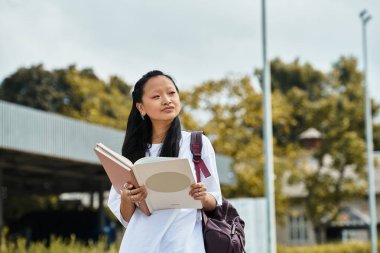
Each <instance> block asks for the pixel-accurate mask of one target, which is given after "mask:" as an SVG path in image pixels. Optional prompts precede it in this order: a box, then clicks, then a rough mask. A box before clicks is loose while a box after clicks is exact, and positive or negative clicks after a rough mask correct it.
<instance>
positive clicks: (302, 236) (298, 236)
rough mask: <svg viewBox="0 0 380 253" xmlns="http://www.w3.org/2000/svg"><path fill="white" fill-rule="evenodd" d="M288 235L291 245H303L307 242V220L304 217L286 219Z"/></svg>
mask: <svg viewBox="0 0 380 253" xmlns="http://www.w3.org/2000/svg"><path fill="white" fill-rule="evenodd" d="M288 229H289V231H288V235H289V241H290V243H291V244H303V243H306V242H307V240H308V231H307V218H306V216H304V215H290V216H289V217H288Z"/></svg>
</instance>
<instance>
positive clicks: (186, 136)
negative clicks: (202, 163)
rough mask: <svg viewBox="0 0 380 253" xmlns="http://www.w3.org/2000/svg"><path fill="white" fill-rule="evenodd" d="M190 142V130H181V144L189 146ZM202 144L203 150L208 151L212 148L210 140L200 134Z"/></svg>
mask: <svg viewBox="0 0 380 253" xmlns="http://www.w3.org/2000/svg"><path fill="white" fill-rule="evenodd" d="M190 143H191V132H188V131H182V144H184V145H187V146H189V147H190ZM202 145H203V148H202V151H203V150H207V151H209V150H210V149H211V150H213V148H212V144H211V141H210V140H209V138H208V137H207V136H205V135H204V134H203V135H202Z"/></svg>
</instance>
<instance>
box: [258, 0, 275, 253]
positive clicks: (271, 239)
mask: <svg viewBox="0 0 380 253" xmlns="http://www.w3.org/2000/svg"><path fill="white" fill-rule="evenodd" d="M261 7H262V14H261V15H262V32H263V34H262V38H263V78H262V80H263V84H262V86H263V107H264V152H265V195H266V204H267V235H268V253H276V252H277V247H276V216H275V200H274V172H273V140H272V135H273V130H272V103H271V84H270V65H269V63H268V60H267V34H266V9H265V0H262V3H261Z"/></svg>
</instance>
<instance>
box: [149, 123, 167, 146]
mask: <svg viewBox="0 0 380 253" xmlns="http://www.w3.org/2000/svg"><path fill="white" fill-rule="evenodd" d="M170 124H171V123H170ZM170 124H167V123H163V124H152V143H162V142H163V140H164V139H165V137H166V134H167V133H168V130H169V128H170Z"/></svg>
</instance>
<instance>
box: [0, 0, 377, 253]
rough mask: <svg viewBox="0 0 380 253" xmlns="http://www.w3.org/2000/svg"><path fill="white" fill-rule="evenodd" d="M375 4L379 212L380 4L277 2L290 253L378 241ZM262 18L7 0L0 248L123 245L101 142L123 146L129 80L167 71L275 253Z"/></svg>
mask: <svg viewBox="0 0 380 253" xmlns="http://www.w3.org/2000/svg"><path fill="white" fill-rule="evenodd" d="M363 9H367V11H368V13H369V14H370V15H371V16H372V19H371V20H370V21H369V22H368V24H367V25H366V29H367V30H366V31H367V37H366V38H367V50H368V59H367V64H368V71H367V82H368V88H369V91H370V97H371V108H372V115H373V143H374V160H375V173H374V177H375V178H374V180H375V186H376V187H375V194H376V195H375V196H376V200H377V201H376V202H377V208H376V212H377V217H380V207H379V205H380V116H379V109H380V71H379V69H380V50H379V45H380V2H378V1H375V0H363V1H354V0H348V1H347V0H345V1H343V0H336V1H327V0H321V1H297V0H283V1H278V0H273V1H270V0H268V1H267V29H268V32H267V36H268V41H267V49H268V58H269V60H270V66H271V85H272V118H273V147H274V170H275V199H276V224H277V225H276V234H277V244H278V245H279V248H278V251H279V252H297V250H299V252H313V251H312V250H313V248H310V247H307V246H310V245H320V246H318V247H322V248H319V249H322V250H324V251H320V252H330V251H329V250H331V249H329V248H328V247H329V246H324V245H325V244H326V243H328V245H331V243H333V245H334V246H333V247H334V249H335V251H334V252H338V251H339V250H338V251H337V249H338V248H337V247H341V249H342V250H341V251H343V250H348V249H349V250H352V252H365V251H368V252H369V243H368V241H369V238H370V233H369V224H370V216H369V207H368V191H367V189H368V182H367V179H368V173H367V168H366V162H367V160H366V159H367V157H366V140H365V111H364V89H363V86H364V72H363V38H362V21H361V20H360V18H359V13H360V11H362V10H363ZM261 25H262V23H261V1H247V0H236V1H234V2H231V1H225V0H221V1H200V0H193V1H188V2H178V1H172V0H159V1H134V0H132V1H120V0H116V1H112V2H106V1H100V0H93V1H89V0H82V1H62V0H57V1H46V0H36V1H25V0H0V33H1V37H2V39H1V40H0V83H1V85H0V114H1V116H0V120H1V124H0V184H1V191H0V193H1V198H0V226H1V228H2V241H1V248H0V250H2V252H11V251H10V249H11V248H12V247H16V246H15V245H19V246H18V248H20V249H21V248H22V247H25V248H27V247H29V250H30V252H32V251H31V250H33V247H40V248H38V249H37V248H36V249H35V251H33V252H43V250H46V252H54V250H52V248H51V245H59V247H62V248H64V249H65V250H67V252H79V251H80V250H90V249H91V247H93V248H94V247H95V248H96V247H97V249H98V251H97V252H102V251H104V252H117V244H118V243H119V241H120V238H121V236H122V234H123V230H122V228H121V226H120V225H119V224H118V223H117V222H116V220H115V218H114V217H113V216H112V215H111V214H110V212H109V210H108V209H107V207H106V202H107V196H108V189H109V187H110V184H109V182H108V179H107V177H106V175H105V173H104V171H103V169H102V167H101V166H100V164H99V163H98V161H97V158H96V156H95V153H94V152H93V147H94V146H95V143H97V142H102V143H104V144H106V145H107V146H110V147H111V148H113V149H114V150H117V151H120V148H121V144H122V141H123V138H124V131H125V128H126V122H127V118H128V114H129V111H130V107H131V96H130V91H131V89H132V88H133V85H134V83H135V82H136V81H137V80H138V79H139V78H140V76H142V75H143V74H144V73H146V72H147V71H150V70H152V69H159V70H162V71H164V72H166V73H168V74H170V75H172V76H173V77H174V79H175V80H176V82H177V85H178V86H179V89H180V91H181V93H180V95H181V100H182V104H183V110H182V113H181V122H182V125H183V129H186V130H189V131H191V130H203V131H204V132H205V133H206V134H207V135H208V136H209V138H210V139H211V140H212V142H213V145H214V148H215V150H216V153H217V163H218V171H219V176H220V178H221V184H222V190H223V194H224V196H225V197H228V198H229V199H234V200H235V201H236V202H235V203H236V205H238V206H239V208H241V209H240V210H241V212H242V213H244V217H245V219H246V220H247V221H248V224H247V230H246V233H247V238H246V240H247V251H248V252H264V250H263V249H260V248H257V247H256V246H254V245H259V244H260V243H259V242H260V231H262V230H261V229H264V228H265V224H263V221H264V220H265V215H266V214H265V212H259V211H258V210H265V207H264V206H265V205H264V206H263V205H262V203H263V202H262V201H263V197H264V193H265V180H264V173H263V170H264V152H263V133H262V132H263V106H262V87H261V83H262V80H263V75H262V69H263V60H262V42H261V41H262V31H261ZM260 208H264V209H260ZM260 220H261V223H260ZM377 227H378V228H379V223H377ZM52 235H55V236H56V237H52ZM261 236H263V235H262V234H261ZM264 238H265V237H264ZM41 241H42V243H40V244H39V242H41ZM260 245H261V244H260ZM303 246H306V247H307V249H306V248H303ZM70 247H71V248H70ZM82 247H83V249H82ZM262 247H265V245H264V246H262ZM323 247H325V248H323ZM265 249H266V248H265ZM339 249H340V248H339ZM363 249H364V250H365V251H355V250H363ZM306 250H309V251H306ZM15 252H16V251H15ZM81 252H82V251H81ZM88 252H90V251H88ZM331 252H332V251H331ZM345 252H346V251H345Z"/></svg>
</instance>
